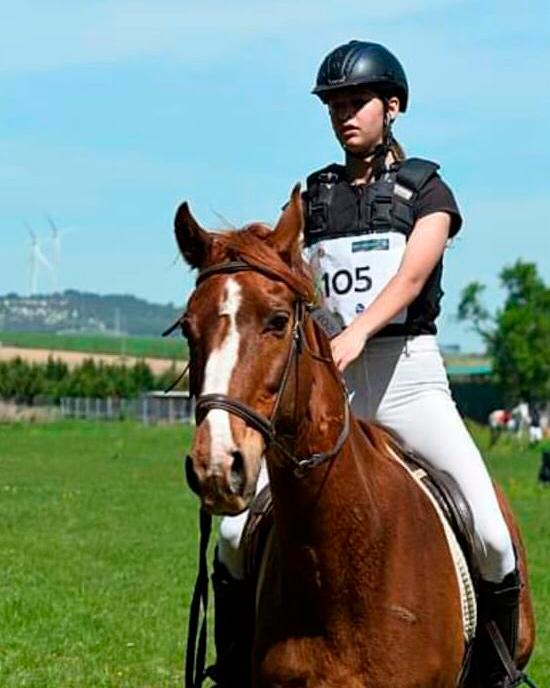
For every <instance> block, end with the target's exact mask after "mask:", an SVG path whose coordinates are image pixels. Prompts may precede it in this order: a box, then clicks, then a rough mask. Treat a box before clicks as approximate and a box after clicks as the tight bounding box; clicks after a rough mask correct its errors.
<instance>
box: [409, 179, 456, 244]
mask: <svg viewBox="0 0 550 688" xmlns="http://www.w3.org/2000/svg"><path fill="white" fill-rule="evenodd" d="M438 211H441V212H446V213H449V215H450V216H451V227H450V230H449V237H454V236H455V234H457V232H458V230H459V229H460V227H461V226H462V217H461V216H460V210H459V209H458V205H457V203H456V201H455V197H454V196H453V192H452V191H451V189H450V188H449V187H448V186H447V184H445V182H444V181H443V180H442V179H441V177H440V176H439V175H438V174H436V175H434V176H433V177H432V178H431V179H430V180H429V181H428V182H426V184H425V185H424V187H423V188H422V189H421V190H420V192H419V194H418V198H417V199H416V202H415V213H414V214H415V220H420V218H421V217H425V216H426V215H429V214H430V213H436V212H438Z"/></svg>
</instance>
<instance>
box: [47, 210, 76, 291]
mask: <svg viewBox="0 0 550 688" xmlns="http://www.w3.org/2000/svg"><path fill="white" fill-rule="evenodd" d="M46 219H47V221H48V224H49V225H50V229H51V230H52V244H53V272H54V283H55V291H56V292H59V290H60V288H59V284H60V280H59V275H60V272H61V235H62V234H67V233H68V232H72V231H74V230H73V229H72V228H71V227H65V228H64V229H59V227H58V226H57V225H56V223H55V222H54V220H53V218H52V216H51V215H46Z"/></svg>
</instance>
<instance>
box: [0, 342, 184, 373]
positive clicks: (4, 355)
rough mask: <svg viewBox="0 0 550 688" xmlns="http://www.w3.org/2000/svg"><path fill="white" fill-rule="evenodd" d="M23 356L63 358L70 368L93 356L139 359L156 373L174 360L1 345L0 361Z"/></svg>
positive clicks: (120, 361) (114, 361)
mask: <svg viewBox="0 0 550 688" xmlns="http://www.w3.org/2000/svg"><path fill="white" fill-rule="evenodd" d="M18 356H19V358H22V359H23V360H25V361H29V362H31V363H47V361H48V358H49V357H50V356H51V357H52V358H56V359H61V360H62V361H64V362H65V363H66V364H67V365H68V366H69V368H76V367H77V366H79V365H81V364H82V363H83V362H84V361H85V360H86V359H88V358H93V360H94V361H95V362H96V363H98V362H100V361H102V362H103V363H106V364H109V365H127V366H133V365H134V364H135V363H136V362H137V361H144V362H145V363H147V365H148V366H149V367H150V368H151V370H152V372H153V373H154V374H155V375H159V374H160V373H163V372H164V371H165V370H168V369H169V368H170V367H171V366H172V361H171V360H170V359H167V358H138V357H136V356H119V355H117V354H94V353H84V352H80V351H60V350H58V349H24V348H21V347H15V346H0V361H11V360H12V359H14V358H17V357H18ZM175 365H176V370H180V368H181V367H182V365H185V362H184V361H179V360H178V361H176V364H175Z"/></svg>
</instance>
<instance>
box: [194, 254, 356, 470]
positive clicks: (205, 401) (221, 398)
mask: <svg viewBox="0 0 550 688" xmlns="http://www.w3.org/2000/svg"><path fill="white" fill-rule="evenodd" d="M245 270H248V271H252V272H259V273H262V274H263V275H265V276H266V277H269V278H271V279H278V280H280V279H281V278H280V277H279V276H278V275H277V274H276V273H274V272H272V271H270V270H269V269H267V268H266V269H264V268H260V267H256V266H252V265H249V264H248V263H245V262H244V261H231V262H228V263H220V264H219V265H212V266H210V267H208V268H205V269H204V270H202V271H201V272H200V273H199V276H198V277H197V281H196V285H195V286H196V287H197V286H198V285H199V284H201V283H202V282H204V281H205V280H206V279H208V278H209V277H211V276H212V275H219V274H233V273H236V272H242V271H245ZM306 312H307V305H306V304H305V301H304V299H303V298H301V297H300V295H298V297H297V299H296V304H295V307H294V324H293V327H292V341H291V345H290V350H289V354H288V358H287V360H286V363H285V368H284V371H283V374H282V377H281V384H280V386H279V391H278V393H277V397H276V399H275V403H274V405H273V411H272V413H271V418H266V417H265V416H263V415H262V414H261V413H258V412H257V411H255V410H254V409H252V408H251V407H250V406H248V405H247V404H244V403H243V402H242V401H239V400H238V399H234V398H232V397H229V396H227V395H226V394H201V395H199V396H198V397H197V398H196V405H195V420H196V423H197V425H198V424H199V423H200V422H201V421H202V420H204V418H205V416H206V414H207V413H208V412H209V411H211V410H212V409H221V410H223V411H227V412H228V413H232V414H233V415H235V416H238V417H239V418H241V419H242V420H244V422H245V423H246V424H247V425H249V426H250V427H252V428H254V429H255V430H257V431H258V432H260V433H261V434H262V436H263V437H264V439H265V441H266V443H267V445H268V446H269V445H273V446H275V447H277V449H278V450H279V451H280V452H281V453H282V454H283V456H284V457H285V458H286V459H287V461H288V462H289V463H290V465H291V466H292V468H293V470H294V472H295V473H296V474H298V475H301V474H303V473H304V471H306V470H307V469H310V468H315V467H316V466H319V465H321V464H322V463H325V461H328V460H330V459H332V458H333V457H334V456H336V455H337V454H338V453H339V452H340V450H341V449H342V447H343V445H344V442H345V441H346V439H347V437H348V434H349V427H350V411H349V404H348V399H347V393H346V390H345V387H344V386H343V385H342V396H343V402H344V420H343V423H342V429H341V431H340V434H339V436H338V439H337V440H336V443H335V444H334V447H332V449H330V450H329V451H326V452H318V453H314V454H312V455H311V456H308V457H307V458H299V457H297V456H296V455H295V454H293V453H291V452H290V451H288V450H287V449H286V447H285V446H284V445H283V444H282V443H281V442H280V440H279V439H278V437H277V431H276V429H275V424H276V420H277V416H278V413H279V410H280V405H281V399H282V396H283V393H284V391H285V389H286V385H287V382H288V379H289V377H290V371H291V369H292V366H293V364H294V363H295V365H296V366H297V365H298V361H299V357H300V354H301V353H302V352H303V351H305V352H306V353H307V354H308V355H309V356H311V357H312V358H314V359H316V360H318V361H321V362H323V363H327V364H331V363H332V360H331V359H330V358H325V357H323V356H319V355H318V354H316V353H315V352H314V351H312V350H311V349H310V347H309V346H308V344H307V340H306V337H305V332H304V320H305V318H306Z"/></svg>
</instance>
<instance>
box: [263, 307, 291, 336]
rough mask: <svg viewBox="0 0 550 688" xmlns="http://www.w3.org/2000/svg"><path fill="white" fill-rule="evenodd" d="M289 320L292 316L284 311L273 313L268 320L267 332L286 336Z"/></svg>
mask: <svg viewBox="0 0 550 688" xmlns="http://www.w3.org/2000/svg"><path fill="white" fill-rule="evenodd" d="M289 320H290V315H289V314H288V313H285V312H284V311H278V312H276V313H272V314H271V315H270V316H269V318H268V319H267V322H266V327H265V331H266V332H272V333H273V334H284V333H285V331H286V327H287V325H288V321H289Z"/></svg>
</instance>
